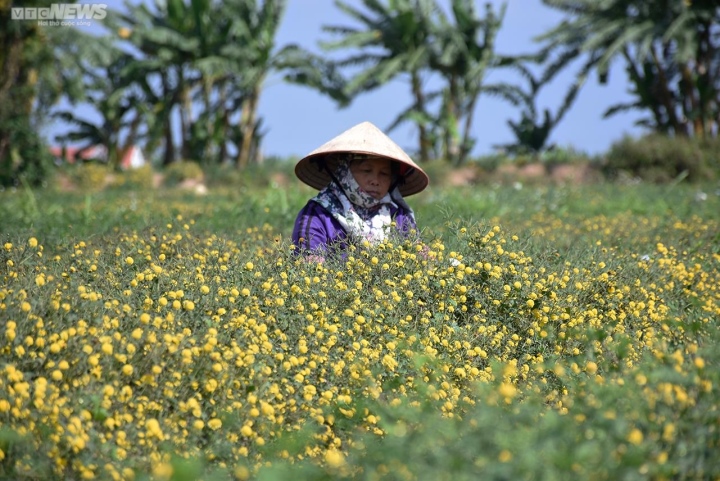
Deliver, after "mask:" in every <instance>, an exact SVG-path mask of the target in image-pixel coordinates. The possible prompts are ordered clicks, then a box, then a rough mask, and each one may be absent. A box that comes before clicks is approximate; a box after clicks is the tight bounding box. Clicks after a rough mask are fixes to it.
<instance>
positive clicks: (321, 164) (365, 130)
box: [295, 122, 430, 196]
mask: <svg viewBox="0 0 720 481" xmlns="http://www.w3.org/2000/svg"><path fill="white" fill-rule="evenodd" d="M339 153H354V154H367V155H372V156H378V157H385V158H388V159H390V160H392V161H394V162H398V163H400V164H402V167H401V169H400V172H401V174H402V173H404V171H407V173H405V174H404V175H403V178H404V181H401V182H400V184H399V185H398V188H399V189H400V193H401V194H402V195H403V196H408V195H412V194H417V193H418V192H420V191H422V190H423V189H425V187H427V185H428V184H429V183H430V178H429V177H428V175H427V174H426V173H425V171H424V170H422V169H421V168H420V167H418V165H417V164H416V163H415V162H413V160H412V159H411V158H410V156H409V155H408V154H406V153H405V152H404V151H403V149H401V148H400V146H398V145H397V144H396V143H395V142H393V141H392V140H391V139H390V137H388V136H387V135H385V134H384V133H383V132H382V131H381V130H380V129H378V128H377V127H375V126H374V125H373V124H371V123H370V122H363V123H361V124H358V125H356V126H355V127H352V128H350V129H348V130H346V131H345V132H343V133H342V134H340V135H338V136H337V137H335V138H333V139H332V140H330V141H328V142H326V143H324V144H323V145H321V146H320V147H318V148H317V149H315V150H313V151H312V152H310V153H309V154H308V155H306V156H305V157H303V158H302V159H300V161H299V162H298V163H297V165H296V166H295V175H297V176H298V178H299V179H300V180H302V181H303V182H305V183H306V184H307V185H309V186H310V187H314V188H316V189H318V190H321V189H323V188H325V187H326V186H327V185H328V184H329V183H330V174H328V171H327V169H330V171H331V172H332V171H334V169H335V166H336V165H337V162H339V160H338V156H337V155H336V154H339ZM325 166H327V169H326V167H325Z"/></svg>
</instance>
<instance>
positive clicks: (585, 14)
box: [538, 0, 720, 137]
mask: <svg viewBox="0 0 720 481" xmlns="http://www.w3.org/2000/svg"><path fill="white" fill-rule="evenodd" d="M543 3H545V4H546V5H548V6H549V7H551V8H554V9H557V10H560V11H562V12H564V13H566V14H567V15H568V18H567V19H565V20H563V21H562V23H561V24H559V25H557V26H556V27H554V28H553V29H551V30H549V31H548V32H546V33H545V34H543V35H542V36H540V37H539V38H538V40H539V41H540V42H542V43H544V44H545V45H544V47H543V49H542V50H541V54H542V55H544V56H546V57H548V58H549V59H551V61H550V62H549V64H548V67H547V71H546V75H545V80H550V79H551V78H552V77H553V76H554V75H556V74H557V73H558V72H559V71H561V70H562V69H564V68H566V67H567V66H568V65H569V64H570V63H571V62H573V61H574V60H576V59H580V58H582V59H583V63H582V66H581V68H580V70H579V73H578V75H577V81H576V83H578V84H580V83H582V82H583V81H584V78H585V77H586V76H587V75H588V74H589V73H590V72H591V71H596V72H597V73H598V75H599V77H600V81H601V82H604V81H606V79H607V76H608V75H609V72H610V65H611V64H612V62H613V61H615V60H616V59H617V60H621V61H622V62H623V63H624V64H625V68H626V71H627V74H628V77H629V80H630V82H631V85H632V86H633V89H632V91H631V93H632V94H633V95H634V96H635V100H634V101H633V102H629V103H626V104H619V105H614V106H612V107H610V108H609V109H608V110H607V111H606V112H605V116H610V115H613V114H615V113H617V112H620V111H625V110H629V109H638V110H642V111H646V112H649V113H650V117H649V118H644V119H642V120H641V121H640V122H639V123H640V124H641V125H644V126H646V127H649V128H651V129H653V130H655V131H658V132H663V133H667V134H674V135H681V136H687V135H694V136H697V137H703V136H711V135H716V133H717V129H718V120H719V119H718V114H719V110H720V58H719V56H718V51H719V49H720V35H718V32H717V28H716V26H717V23H718V21H720V7H718V5H717V2H703V1H694V2H690V1H685V0H604V1H596V0H543Z"/></svg>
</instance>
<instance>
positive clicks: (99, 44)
mask: <svg viewBox="0 0 720 481" xmlns="http://www.w3.org/2000/svg"><path fill="white" fill-rule="evenodd" d="M544 3H545V5H546V6H547V7H548V8H551V9H554V10H556V11H558V12H561V13H563V14H564V18H563V20H562V22H561V23H560V24H558V25H557V26H555V27H553V28H550V29H549V30H548V31H547V32H546V33H545V34H543V35H542V36H540V38H539V39H538V40H537V50H536V51H535V52H528V53H527V54H526V55H520V56H507V55H503V54H502V53H501V52H498V51H497V49H496V45H495V39H496V36H497V33H498V32H499V31H500V29H501V28H503V19H504V14H505V8H504V7H500V8H494V7H493V6H491V5H486V6H485V7H484V8H483V9H477V8H476V2H474V1H471V0H452V1H449V2H440V1H436V0H400V1H393V2H382V1H378V0H363V1H362V2H345V1H342V0H338V1H337V2H336V8H337V9H338V10H339V11H340V12H342V14H343V18H344V21H343V22H342V23H340V24H338V25H325V26H323V31H322V32H317V33H318V41H319V42H320V44H321V45H322V47H323V48H324V49H325V50H326V51H327V55H321V56H318V55H314V54H312V53H310V52H308V51H305V50H303V49H302V48H300V47H298V46H297V45H292V44H289V45H278V44H276V40H275V39H276V34H277V31H278V28H279V26H280V25H281V22H282V19H283V14H284V12H285V6H286V0H264V1H263V0H231V1H227V2H215V1H208V0H171V1H167V2H164V1H163V2H160V1H158V2H140V3H132V4H130V3H128V4H127V5H126V6H125V9H124V10H123V11H119V10H117V11H116V10H108V16H107V18H106V19H104V20H103V21H102V25H103V26H104V27H106V29H105V32H104V33H103V34H102V35H100V36H88V35H86V34H83V33H82V32H80V31H78V30H75V29H71V28H53V27H42V26H40V25H38V23H37V22H32V21H17V20H12V19H11V16H10V11H11V10H10V9H11V6H13V3H12V2H9V1H5V2H1V3H0V26H1V27H2V28H0V32H2V33H0V44H2V45H3V46H4V48H3V49H2V53H0V64H1V65H2V69H0V184H2V185H5V186H9V185H19V184H20V183H21V182H22V181H21V178H24V179H25V181H26V182H28V183H30V184H33V185H37V184H39V183H41V182H42V180H43V179H44V178H45V175H46V172H47V168H48V167H47V164H48V161H49V156H48V155H47V153H46V147H45V146H44V145H43V144H44V141H43V139H41V138H39V135H38V132H39V131H40V127H41V126H42V125H43V124H44V123H45V122H47V120H48V119H49V118H50V116H55V117H59V118H60V119H62V120H63V121H64V122H65V123H67V124H68V125H70V126H71V127H70V129H69V131H68V132H67V133H66V134H65V135H63V136H62V138H59V139H56V140H57V141H58V142H60V143H66V144H67V145H73V146H78V147H79V148H81V149H83V148H89V147H91V146H94V145H102V146H104V147H105V148H106V149H107V152H108V154H107V162H108V163H109V165H110V166H111V168H113V169H116V168H117V166H118V164H119V161H120V159H121V158H122V156H123V154H124V153H125V152H126V151H127V149H128V148H129V147H130V146H132V145H134V144H137V145H139V146H141V147H142V148H143V150H144V151H145V152H146V154H147V155H148V156H149V157H150V158H151V159H152V160H153V164H154V165H155V166H156V167H159V166H168V165H170V164H172V163H174V162H177V161H185V160H192V161H195V162H197V163H199V164H200V165H201V166H203V167H208V166H217V165H233V166H235V167H237V168H239V169H245V168H247V166H249V165H251V164H253V163H257V162H259V161H261V159H262V155H261V153H262V150H263V132H264V131H265V129H266V127H267V126H266V125H265V119H263V118H261V117H260V116H259V114H258V111H257V106H258V103H259V100H260V98H261V96H262V94H263V91H264V87H265V80H266V78H267V77H268V75H270V74H271V73H274V74H279V76H280V77H282V78H283V79H284V80H285V81H287V82H292V83H297V84H301V85H304V86H307V87H310V88H312V89H316V90H317V91H318V92H319V93H321V94H322V95H326V96H328V97H330V98H332V99H333V100H334V101H335V102H337V105H338V106H339V107H347V106H349V105H351V104H352V102H353V101H354V99H355V98H357V97H358V96H359V95H361V94H362V93H363V92H366V91H368V90H372V89H378V88H382V87H383V86H384V85H386V84H387V83H388V82H390V81H399V82H404V83H406V84H407V88H408V91H409V92H410V93H411V98H412V99H413V100H412V104H411V105H408V106H407V107H406V108H405V109H403V110H402V111H399V112H397V116H396V119H395V122H393V124H392V126H391V127H390V129H391V130H392V128H394V127H395V126H397V125H400V124H402V123H410V124H412V125H414V126H416V127H417V132H418V137H417V138H418V145H417V148H416V149H414V150H413V151H412V152H411V154H412V155H413V156H414V157H415V158H417V159H418V160H419V161H420V162H423V163H427V162H431V161H433V160H435V161H438V160H439V161H440V162H442V163H443V165H445V166H449V165H453V166H460V165H464V164H465V163H467V162H468V161H469V160H471V159H470V158H469V157H470V152H471V151H472V149H473V145H474V143H475V139H476V138H477V137H478V136H479V135H481V133H480V132H478V131H477V128H476V127H475V123H474V116H475V113H476V109H475V105H476V104H477V101H478V99H479V98H480V97H481V96H483V95H493V96H498V97H500V98H502V99H504V100H506V101H508V102H510V103H511V104H512V105H515V106H517V107H518V109H519V119H518V120H514V119H508V124H509V126H510V127H511V130H512V132H513V134H514V136H515V137H516V138H515V140H514V141H513V142H511V143H509V144H508V145H503V146H498V147H499V148H501V149H502V150H501V153H502V152H506V153H509V154H511V157H510V159H515V156H518V157H519V158H520V159H521V160H520V161H521V162H522V159H523V158H524V157H527V156H530V157H532V158H537V157H538V156H541V155H543V154H545V153H547V152H548V151H549V150H551V148H552V146H553V143H552V132H553V130H554V129H555V128H556V127H557V125H558V124H559V123H560V122H561V121H562V119H563V117H564V115H565V113H566V112H567V111H568V109H569V108H570V107H571V106H572V104H573V102H574V99H575V98H576V96H577V94H578V92H579V91H580V89H581V88H582V86H583V84H584V82H585V80H586V79H587V77H588V76H589V75H595V74H596V75H598V76H599V78H600V80H601V82H603V81H604V80H605V79H606V78H607V76H608V75H609V71H610V65H611V64H612V63H617V64H620V65H622V66H623V67H624V68H625V75H626V78H627V82H628V88H629V90H630V92H631V94H632V100H631V101H630V102H629V103H627V104H623V105H609V106H608V108H607V110H606V111H605V113H604V115H606V116H610V115H612V114H614V113H617V112H620V111H624V110H628V109H636V110H639V111H641V112H643V113H645V114H646V116H645V117H644V118H643V119H642V120H641V121H640V123H641V124H642V125H643V126H645V127H646V128H647V132H648V133H649V134H650V133H652V134H658V135H663V136H668V137H670V138H677V139H692V140H693V141H695V142H697V143H698V144H703V145H704V142H705V141H706V140H712V139H715V138H716V136H717V133H718V118H719V115H720V110H719V105H720V78H719V77H720V75H719V72H720V64H718V62H719V60H718V58H720V56H718V55H717V52H718V47H719V46H720V35H719V33H718V19H720V7H718V6H717V5H716V3H715V2H712V1H701V0H694V1H688V0H673V1H670V2H668V1H659V0H612V1H608V2H596V1H593V0H575V1H566V0H544ZM49 4H50V0H37V1H32V2H23V7H30V8H32V7H46V6H48V5H49ZM448 6H449V7H450V8H443V7H448ZM478 10H480V11H478ZM331 54H332V55H331ZM331 59H332V60H331ZM578 66H579V68H578V70H577V72H576V79H575V82H574V83H573V84H572V86H571V88H570V89H569V90H568V92H567V93H566V95H565V96H564V97H563V98H562V99H558V102H557V106H556V107H554V108H550V109H547V110H545V111H543V112H540V111H538V108H537V105H536V99H537V96H538V94H539V93H540V92H541V91H542V89H543V88H545V87H546V86H547V85H548V84H549V83H550V82H551V81H552V80H553V79H554V78H555V77H556V75H557V74H558V73H559V72H561V71H565V70H567V69H571V68H576V67H578ZM497 69H513V70H515V71H517V72H519V73H521V74H522V78H523V79H525V82H524V84H523V85H512V84H508V83H498V84H494V83H489V82H488V81H487V80H486V79H487V78H488V74H489V73H491V72H492V71H494V70H497ZM430 78H432V79H433V80H437V82H428V79H430ZM430 85H433V86H434V87H429V86H430ZM61 98H63V99H66V100H67V101H68V102H70V104H71V105H72V106H73V108H70V109H68V110H67V111H58V110H57V109H55V108H53V106H55V105H56V104H57V102H58V100H60V99H61ZM80 104H83V105H86V106H89V107H90V108H91V109H93V110H94V111H95V112H96V113H97V115H98V117H99V118H100V119H101V120H100V121H98V122H94V121H91V120H88V119H86V118H83V117H82V116H80V115H79V114H78V113H77V110H76V109H75V108H74V107H75V106H77V105H80ZM269 127H272V126H269ZM174 138H179V141H178V142H176V141H174V140H173V139H174ZM618 141H619V142H622V141H621V139H618ZM649 142H651V143H652V142H655V141H654V140H650V141H649ZM691 143H692V142H691ZM653 148H654V147H652V146H650V147H647V148H646V149H647V150H650V151H651V150H652V149H653ZM697 148H699V147H689V149H690V150H692V149H697ZM619 149H621V150H622V151H623V155H625V154H630V155H633V152H635V150H637V149H635V150H633V149H630V148H628V146H627V145H625V144H623V145H621V146H620V147H619ZM643 149H645V147H643ZM676 153H678V154H679V150H678V149H676ZM623 155H615V156H612V155H611V156H610V157H611V160H610V162H611V165H610V168H611V170H617V166H618V165H617V163H618V161H620V162H625V160H624V159H622V157H623ZM638 155H639V158H638V159H631V160H627V161H626V162H628V165H627V166H628V167H629V170H630V171H631V173H632V174H633V175H636V174H640V175H644V173H647V172H648V169H649V170H650V171H652V170H653V168H654V167H652V168H651V167H650V166H649V165H648V164H649V163H650V164H652V163H653V162H655V163H657V162H656V161H649V160H648V155H645V154H643V155H640V154H638ZM688 155H689V156H690V157H692V159H691V160H688V158H687V157H688ZM671 157H672V158H671V159H670V160H667V159H666V160H663V161H662V162H661V163H663V164H667V163H669V162H672V166H671V167H670V168H669V171H671V172H672V171H674V173H675V175H677V174H678V173H679V172H683V171H685V170H689V169H693V168H695V167H698V168H699V171H700V172H699V174H698V175H699V176H700V177H703V176H704V175H706V174H707V173H708V172H709V171H710V170H712V171H714V172H717V170H718V161H717V158H716V156H704V157H705V158H704V160H702V161H699V160H698V159H697V157H698V155H696V154H695V153H692V152H690V151H688V150H685V151H684V152H683V158H682V160H680V159H677V158H676V156H671ZM619 158H620V160H618V159H619ZM639 164H644V165H645V167H643V168H640V167H639ZM699 164H701V165H699ZM707 164H709V165H707ZM670 175H671V177H672V174H670ZM648 176H649V177H654V178H656V179H657V180H660V179H662V178H663V175H655V174H653V173H649V174H648ZM689 176H690V177H691V178H693V177H694V175H693V172H690V174H689ZM673 178H674V177H673Z"/></svg>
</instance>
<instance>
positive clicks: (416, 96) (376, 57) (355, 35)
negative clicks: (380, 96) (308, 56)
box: [321, 0, 438, 162]
mask: <svg viewBox="0 0 720 481" xmlns="http://www.w3.org/2000/svg"><path fill="white" fill-rule="evenodd" d="M335 5H336V6H337V8H338V9H339V10H340V11H341V12H343V13H344V14H345V15H346V16H348V17H349V18H350V19H352V20H353V21H355V22H356V24H357V25H358V26H347V25H327V26H323V31H325V32H328V33H330V34H331V35H336V36H338V37H339V39H337V40H333V41H325V42H322V43H321V46H322V47H323V48H324V49H326V50H327V51H333V50H341V49H342V50H357V51H358V53H356V54H352V55H350V56H348V57H346V58H344V59H342V60H339V61H337V62H335V65H336V66H338V67H340V68H343V67H351V68H353V69H356V68H360V69H362V70H360V71H359V72H357V73H355V74H354V76H353V77H352V78H351V79H350V80H349V81H348V83H347V85H346V87H345V89H346V97H347V99H348V102H350V101H351V100H350V99H354V98H355V97H357V96H358V95H359V94H361V93H363V92H368V91H371V90H374V89H377V88H379V87H382V86H384V85H386V84H387V83H388V82H390V81H392V80H395V79H397V78H402V77H406V79H407V81H408V82H409V85H410V90H411V93H412V98H413V103H412V104H411V105H410V106H409V107H408V108H407V109H406V110H404V111H402V112H401V113H400V115H398V116H397V117H396V118H395V119H394V120H393V122H392V123H391V124H390V126H389V128H388V130H392V129H394V128H396V127H397V126H399V125H400V124H401V123H404V122H407V121H410V122H413V123H415V124H416V125H417V127H418V134H419V136H418V137H419V148H418V151H419V160H420V161H421V162H425V161H427V160H429V156H430V147H431V141H430V137H429V130H430V124H431V123H432V121H433V117H432V115H430V114H429V112H428V108H427V102H428V99H427V94H426V92H425V91H424V89H423V84H424V83H425V77H426V76H427V74H428V73H429V70H428V62H429V58H430V43H431V39H430V36H429V31H428V28H427V25H428V22H429V20H428V18H429V17H431V16H432V15H434V14H436V12H437V10H438V8H437V5H435V2H434V1H432V0H398V1H393V2H389V3H387V4H386V3H385V2H382V1H379V0H363V1H362V5H363V7H364V10H363V9H361V8H359V7H358V6H356V5H354V4H351V3H350V2H345V1H342V0H337V1H336V2H335Z"/></svg>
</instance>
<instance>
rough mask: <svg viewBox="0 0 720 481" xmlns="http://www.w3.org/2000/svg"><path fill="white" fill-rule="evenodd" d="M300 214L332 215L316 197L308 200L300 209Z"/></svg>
mask: <svg viewBox="0 0 720 481" xmlns="http://www.w3.org/2000/svg"><path fill="white" fill-rule="evenodd" d="M300 215H325V216H330V212H329V211H328V210H327V209H326V208H325V207H323V206H322V205H321V204H320V203H319V202H317V201H316V200H315V199H310V200H308V201H307V203H306V204H305V206H304V207H303V208H302V209H301V210H300Z"/></svg>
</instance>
